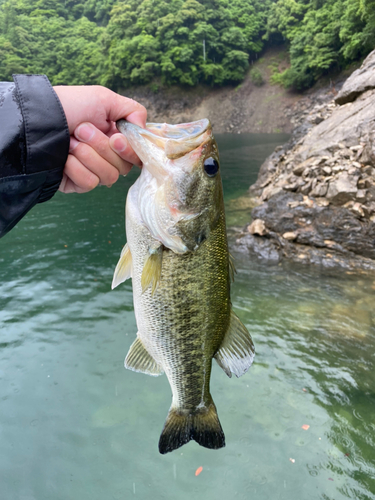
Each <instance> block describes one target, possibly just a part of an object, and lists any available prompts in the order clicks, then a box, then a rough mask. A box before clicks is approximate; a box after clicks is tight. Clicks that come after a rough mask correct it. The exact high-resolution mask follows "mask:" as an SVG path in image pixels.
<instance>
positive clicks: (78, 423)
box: [0, 135, 375, 500]
mask: <svg viewBox="0 0 375 500" xmlns="http://www.w3.org/2000/svg"><path fill="white" fill-rule="evenodd" d="M218 139H219V147H220V151H221V159H222V168H223V179H224V189H225V196H226V204H227V207H228V215H229V217H228V219H229V220H230V222H231V223H234V224H245V223H246V222H248V220H249V215H248V214H249V212H250V210H251V208H250V207H247V206H246V200H243V201H242V203H241V206H240V209H239V210H238V206H237V208H234V207H235V204H234V203H232V202H231V200H232V199H234V198H237V197H240V196H243V195H244V194H245V192H246V189H247V187H248V185H250V184H251V182H253V181H254V177H255V176H256V172H257V169H258V168H259V165H260V163H261V161H262V158H264V157H265V156H266V155H267V154H268V153H269V152H270V151H272V149H273V148H274V147H275V145H276V144H277V142H283V141H284V140H285V138H284V137H281V138H278V137H275V136H264V135H256V136H229V137H228V136H221V137H219V138H218ZM135 176H136V172H134V173H132V174H131V175H130V176H129V178H127V179H122V180H121V181H120V182H119V183H117V184H116V185H115V186H114V187H113V188H112V189H111V191H110V192H108V190H107V188H100V189H97V190H95V191H94V192H92V193H90V194H87V195H84V196H75V195H70V196H64V195H60V194H58V195H57V196H56V197H55V198H54V200H53V201H52V202H50V203H48V204H44V205H41V206H39V207H36V208H35V209H34V210H33V211H32V213H30V214H29V215H28V216H27V218H26V219H25V220H24V221H22V222H21V223H20V224H19V225H18V227H17V228H16V229H15V230H14V231H12V233H11V234H9V235H8V236H6V237H5V238H4V239H2V240H1V241H0V271H1V278H2V279H1V281H0V303H1V308H0V328H1V329H0V412H1V420H0V422H1V423H0V436H1V454H0V484H1V495H0V497H1V499H2V498H4V499H6V500H19V499H28V500H31V499H35V500H44V499H48V500H50V499H64V500H66V499H80V500H86V499H90V500H91V499H92V498H106V499H107V498H108V499H111V498H114V499H128V498H132V497H139V498H142V499H147V498H151V497H152V498H155V499H163V498H164V499H171V498H178V499H185V498H186V499H188V498H189V499H191V498H197V499H198V498H202V499H203V498H204V499H205V500H210V499H217V498H218V496H219V495H220V496H226V497H228V498H239V499H248V498H256V499H288V500H290V499H298V500H304V499H306V500H308V499H311V498H317V499H318V498H319V499H320V498H323V499H330V500H331V499H332V500H338V499H348V498H350V499H353V498H356V499H357V498H358V499H369V498H374V495H375V458H374V452H373V450H374V445H375V442H374V441H375V438H374V436H375V417H374V415H375V394H374V387H375V370H374V364H375V361H374V354H375V313H374V307H373V304H374V293H375V278H371V277H366V276H362V275H361V276H355V275H349V274H345V273H338V274H330V275H327V273H326V272H325V271H322V272H320V271H319V270H316V269H313V268H306V267H298V266H295V265H287V264H285V265H272V266H269V265H265V264H262V263H260V262H259V261H256V260H252V259H250V258H249V257H248V256H241V255H236V256H235V257H236V266H237V269H238V274H237V278H236V282H235V285H234V288H233V304H234V308H235V310H236V312H237V313H238V315H239V316H240V317H241V319H242V320H243V321H244V323H245V324H246V325H247V327H248V328H249V330H250V331H251V333H252V335H253V338H254V342H255V344H256V349H257V356H256V359H255V362H254V365H253V367H252V368H251V369H250V371H249V373H248V374H246V375H245V376H243V377H241V378H240V379H228V378H227V377H226V376H225V375H224V374H223V372H222V371H221V370H220V369H219V368H218V367H217V366H216V364H214V369H213V375H212V394H213V396H214V399H215V402H216V404H217V407H218V412H219V415H220V419H221V422H222V425H223V428H224V431H225V434H226V438H227V447H226V448H225V449H223V450H220V451H211V450H205V449H203V448H200V447H198V446H197V445H196V444H195V443H190V444H188V445H186V446H184V447H183V448H181V450H178V451H176V452H174V453H171V454H168V455H166V456H161V455H159V453H158V451H157V443H158V439H159V434H160V431H161V429H162V426H163V423H164V418H165V414H166V410H167V409H168V407H169V405H170V401H171V395H170V389H169V385H168V382H167V380H166V378H165V377H159V378H153V377H147V376H145V375H142V374H137V373H133V372H130V371H126V370H124V368H123V361H124V357H125V354H126V353H127V351H128V348H129V346H130V344H131V343H132V341H133V340H134V337H135V335H136V324H135V319H134V313H133V306H132V295H131V285H130V284H129V283H125V284H123V285H121V286H120V287H119V288H118V289H116V290H114V291H113V292H111V291H110V284H111V279H112V273H113V269H114V267H115V265H116V263H117V260H118V256H119V253H120V251H121V248H122V245H123V244H124V242H125V240H124V234H123V225H124V200H125V195H126V190H127V187H128V186H129V185H130V184H131V183H132V182H134V179H135ZM109 194H110V196H109ZM236 211H237V212H236ZM238 217H240V221H238ZM306 425H308V426H309V428H308V429H307V430H304V429H303V428H302V426H306ZM200 466H202V467H203V470H202V472H201V474H200V475H199V476H197V477H196V476H195V471H196V470H197V468H198V467H200Z"/></svg>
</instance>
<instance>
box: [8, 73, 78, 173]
mask: <svg viewBox="0 0 375 500" xmlns="http://www.w3.org/2000/svg"><path fill="white" fill-rule="evenodd" d="M13 79H14V83H15V85H16V91H17V97H18V101H19V104H20V108H21V113H22V117H23V121H24V129H25V139H26V159H25V170H24V173H25V174H33V173H36V172H42V171H46V170H47V171H48V170H52V169H53V170H55V169H56V168H59V169H60V170H61V178H62V171H63V168H64V165H65V163H66V159H67V157H68V152H69V129H68V124H67V121H66V117H65V113H64V110H63V108H62V106H61V103H60V101H59V98H58V97H57V95H56V92H55V91H54V90H53V88H52V86H51V84H50V82H49V80H48V78H47V77H46V76H45V75H13Z"/></svg>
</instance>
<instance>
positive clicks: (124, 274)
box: [112, 244, 132, 290]
mask: <svg viewBox="0 0 375 500" xmlns="http://www.w3.org/2000/svg"><path fill="white" fill-rule="evenodd" d="M131 277H132V254H131V253H130V248H129V246H128V244H126V245H125V246H124V248H123V249H122V252H121V255H120V259H119V261H118V263H117V266H116V269H115V272H114V274H113V280H112V290H113V289H114V288H116V286H118V285H119V284H120V283H123V282H124V281H125V280H127V279H128V278H131Z"/></svg>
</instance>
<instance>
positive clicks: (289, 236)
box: [283, 231, 297, 241]
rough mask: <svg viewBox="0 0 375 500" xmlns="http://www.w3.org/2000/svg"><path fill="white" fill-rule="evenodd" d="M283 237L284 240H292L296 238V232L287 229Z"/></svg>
mask: <svg viewBox="0 0 375 500" xmlns="http://www.w3.org/2000/svg"><path fill="white" fill-rule="evenodd" d="M283 238H285V239H286V240H289V241H294V240H296V239H297V234H296V233H293V232H292V231H288V232H286V233H284V234H283Z"/></svg>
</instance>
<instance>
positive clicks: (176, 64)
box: [0, 0, 375, 89]
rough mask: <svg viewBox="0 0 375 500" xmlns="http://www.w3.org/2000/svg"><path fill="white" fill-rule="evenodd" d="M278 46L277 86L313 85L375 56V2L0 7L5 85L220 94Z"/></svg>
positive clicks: (171, 1)
mask: <svg viewBox="0 0 375 500" xmlns="http://www.w3.org/2000/svg"><path fill="white" fill-rule="evenodd" d="M279 43H287V44H288V47H289V55H290V68H288V69H287V70H286V71H284V72H282V73H279V70H278V69H277V71H276V70H275V71H273V74H272V76H271V81H272V82H274V83H276V82H277V83H281V84H283V85H286V86H292V87H295V88H299V89H303V88H306V87H309V86H310V85H312V84H313V83H314V82H315V81H316V80H317V79H318V78H319V77H320V76H322V75H323V74H326V73H327V72H329V71H331V70H332V69H340V68H342V67H344V66H345V65H347V64H349V63H351V62H352V61H354V60H357V59H360V58H362V57H363V56H365V55H366V54H367V53H368V52H369V51H370V50H372V49H373V48H374V46H375V0H324V1H323V0H231V1H230V2H228V1H227V0H28V1H27V2H25V0H0V77H1V79H2V80H9V79H11V75H12V73H17V72H29V73H45V74H47V75H48V77H49V78H50V80H51V81H52V83H53V84H97V83H100V84H103V85H106V86H109V87H111V88H114V89H118V88H120V87H123V88H124V87H126V86H129V85H139V84H150V85H151V84H152V82H153V80H154V79H155V78H156V80H157V82H158V84H160V83H163V84H164V85H171V84H181V85H187V86H194V85H197V84H198V83H206V84H209V85H212V86H218V85H224V84H226V83H238V82H241V81H242V80H243V78H244V76H245V75H246V73H247V71H248V67H249V60H251V61H253V60H254V59H255V58H256V57H257V56H258V54H260V53H261V51H262V50H263V48H264V46H265V45H272V44H279ZM284 67H285V66H284ZM250 78H251V79H252V80H253V81H254V82H259V83H258V84H260V82H261V79H262V75H259V74H257V72H256V71H255V70H253V71H252V72H251V74H250Z"/></svg>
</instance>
